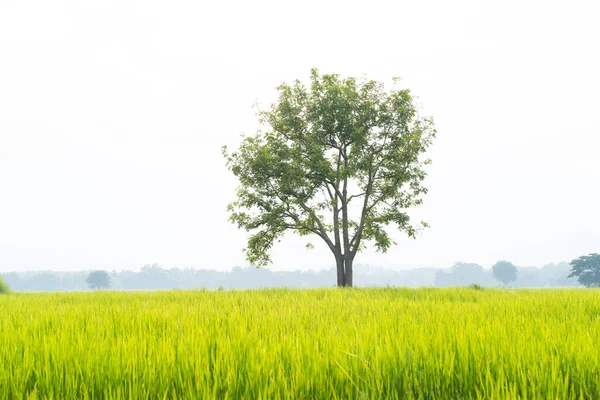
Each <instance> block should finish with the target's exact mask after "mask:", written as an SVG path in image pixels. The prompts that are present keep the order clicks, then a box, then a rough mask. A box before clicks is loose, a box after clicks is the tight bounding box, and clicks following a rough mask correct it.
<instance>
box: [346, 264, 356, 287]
mask: <svg viewBox="0 0 600 400" xmlns="http://www.w3.org/2000/svg"><path fill="white" fill-rule="evenodd" d="M353 262H354V260H353V259H352V258H351V257H346V259H345V262H344V286H346V287H352V263H353Z"/></svg>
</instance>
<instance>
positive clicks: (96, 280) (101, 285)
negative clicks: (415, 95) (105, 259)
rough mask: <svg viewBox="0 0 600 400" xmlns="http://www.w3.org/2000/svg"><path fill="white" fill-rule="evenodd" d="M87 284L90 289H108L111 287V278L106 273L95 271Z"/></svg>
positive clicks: (90, 275) (88, 278) (87, 280)
mask: <svg viewBox="0 0 600 400" xmlns="http://www.w3.org/2000/svg"><path fill="white" fill-rule="evenodd" d="M86 282H87V284H88V287H89V288H90V289H94V290H97V289H108V288H109V287H110V276H109V275H108V272H106V271H93V272H90V274H89V275H88V277H87V279H86Z"/></svg>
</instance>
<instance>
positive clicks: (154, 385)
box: [0, 288, 600, 399]
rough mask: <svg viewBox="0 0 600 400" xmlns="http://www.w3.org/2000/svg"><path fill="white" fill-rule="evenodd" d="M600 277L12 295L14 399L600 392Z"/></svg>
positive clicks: (8, 313) (8, 347)
mask: <svg viewBox="0 0 600 400" xmlns="http://www.w3.org/2000/svg"><path fill="white" fill-rule="evenodd" d="M599 338H600V292H599V291H596V290H583V289H574V290H519V291H517V290H500V289H497V290H496V289H486V290H473V289H470V288H464V289H416V290H415V289H393V288H387V289H351V290H338V289H320V290H285V289H279V290H261V291H187V292H186V291H172V292H154V293H133V292H127V293H124V292H94V293H89V292H88V293H63V294H20V293H13V294H11V295H8V296H0V398H6V399H29V398H31V399H38V398H48V399H121V398H125V399H165V398H167V399H174V398H194V399H199V398H203V399H211V398H218V399H240V398H245V399H277V398H282V399H332V398H333V399H335V398H337V399H359V398H360V399H386V398H388V399H463V398H464V399H471V398H473V399H477V398H485V399H507V398H509V399H510V398H515V399H516V398H529V399H569V398H577V399H579V398H584V399H585V398H589V399H594V398H598V397H600V374H599V372H600V346H598V339H599Z"/></svg>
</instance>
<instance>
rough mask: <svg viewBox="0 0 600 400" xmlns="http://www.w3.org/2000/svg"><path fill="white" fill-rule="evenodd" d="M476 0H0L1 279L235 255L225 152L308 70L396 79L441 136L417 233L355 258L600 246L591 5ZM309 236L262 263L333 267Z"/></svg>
mask: <svg viewBox="0 0 600 400" xmlns="http://www.w3.org/2000/svg"><path fill="white" fill-rule="evenodd" d="M485 3H486V4H487V5H484V2H481V1H443V0H442V1H386V2H383V1H369V2H349V1H325V0H320V1H316V0H308V1H306V0H305V1H295V2H286V1H265V0H254V1H235V2H232V1H230V2H220V1H213V2H203V1H197V0H195V1H177V0H172V1H150V0H140V1H132V0H114V1H111V0H94V1H89V0H87V1H81V0H79V1H76V0H71V1H61V0H55V1H47V0H35V1H31V0H2V1H1V2H0V272H3V271H4V272H6V271H20V270H39V269H60V270H77V269H91V268H101V269H111V270H112V269H138V268H140V267H141V266H142V265H144V264H148V263H154V262H156V263H159V264H161V265H162V266H164V267H167V268H171V267H180V268H184V267H192V268H215V269H228V268H231V267H233V266H236V265H245V264H246V262H245V260H244V255H243V253H242V249H243V247H244V243H245V239H246V233H245V232H242V231H238V230H237V229H236V227H235V226H233V225H231V224H230V223H229V222H228V221H227V214H226V211H225V207H226V205H227V203H228V202H229V201H231V200H233V196H234V188H235V184H236V183H235V181H234V179H233V176H232V175H231V174H230V173H229V171H228V170H227V169H226V168H225V164H224V161H223V158H222V156H221V151H220V149H221V146H222V145H224V144H227V145H229V146H235V144H236V143H239V138H240V134H242V133H246V134H252V133H254V131H255V129H256V128H257V121H256V117H255V111H254V110H253V109H252V105H253V104H254V103H255V102H257V101H258V102H259V103H261V104H265V105H266V104H269V103H270V102H271V101H272V100H274V98H275V95H276V91H275V87H276V86H277V85H278V84H279V83H281V82H283V81H288V82H289V81H292V80H294V79H296V78H299V79H302V80H307V79H308V77H309V71H310V68H312V67H316V68H319V69H320V70H321V72H323V73H339V74H342V75H344V76H348V75H352V76H360V75H363V74H365V75H366V76H367V77H368V78H371V79H376V80H381V81H384V82H389V81H390V80H391V78H392V77H395V76H398V77H401V78H402V81H401V82H402V85H403V86H405V87H407V88H410V89H411V90H412V92H413V94H414V95H416V96H418V97H419V102H420V103H421V107H422V110H423V112H422V114H424V115H431V116H433V117H434V119H435V121H436V125H437V129H438V139H437V140H436V142H435V144H434V146H433V147H432V149H431V151H430V152H429V156H430V157H431V158H432V159H433V165H432V166H431V168H430V169H429V171H430V175H429V177H428V179H427V181H426V186H427V187H428V188H429V190H430V192H429V194H428V195H427V197H426V198H425V203H424V205H423V206H422V207H420V208H419V209H416V210H414V212H412V215H414V216H415V218H419V219H423V220H426V221H428V222H429V223H430V224H431V228H430V229H428V230H426V231H425V232H424V233H423V234H422V235H421V236H420V237H419V238H418V239H417V240H412V239H405V238H403V237H402V236H400V235H396V237H397V238H398V239H399V240H398V241H399V245H398V246H397V247H395V248H393V249H392V250H390V251H389V252H388V253H387V254H383V255H382V254H378V253H376V252H375V251H373V250H368V251H366V252H364V253H362V254H361V255H359V257H358V258H357V260H356V262H357V263H368V264H373V265H380V266H385V267H390V268H407V267H421V266H437V267H449V266H451V265H452V264H454V263H455V262H458V261H465V262H467V261H469V262H477V263H480V264H481V265H483V266H484V267H489V266H490V265H491V264H492V263H494V262H495V261H497V260H500V259H508V260H510V261H512V262H514V263H515V264H517V265H523V266H525V265H537V266H540V265H543V264H545V263H548V262H559V261H565V260H566V261H570V260H571V259H573V258H576V257H578V256H580V255H583V254H588V253H591V252H600V212H599V206H600V184H599V182H600V156H599V155H600V151H599V150H600V138H599V135H600V111H599V108H600V107H599V106H600V101H599V100H598V98H599V97H598V94H599V93H600V78H599V74H598V71H600V56H599V51H598V38H600V24H598V15H599V11H600V9H598V6H596V5H595V3H596V2H595V1H587V2H585V1H562V2H551V1H523V0H519V1H516V0H515V1H512V0H511V1H502V2H485ZM305 243H306V239H305V238H302V239H296V238H294V237H292V236H290V237H287V238H285V239H284V240H282V241H281V243H278V244H277V245H276V247H275V249H274V252H273V254H274V262H275V263H274V266H273V268H274V269H279V270H290V269H297V268H301V269H308V268H310V269H319V268H329V267H331V266H332V264H333V258H332V256H331V255H330V254H328V250H327V249H326V248H325V246H321V245H318V246H317V247H316V248H315V249H314V250H306V249H305V248H304V245H305ZM313 243H315V244H317V243H318V242H317V241H316V240H315V241H313Z"/></svg>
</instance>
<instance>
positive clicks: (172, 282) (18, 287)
mask: <svg viewBox="0 0 600 400" xmlns="http://www.w3.org/2000/svg"><path fill="white" fill-rule="evenodd" d="M517 270H518V275H517V279H516V281H514V282H511V283H510V285H509V286H510V287H520V288H525V287H532V288H533V287H574V286H579V285H578V283H577V279H575V278H567V276H568V275H569V270H570V265H569V264H568V263H564V262H563V263H559V264H548V265H544V266H543V267H541V268H536V267H517ZM90 272H91V271H78V272H56V271H38V272H9V273H3V274H1V275H2V277H3V278H4V280H5V281H6V283H7V284H8V285H9V286H10V288H11V289H12V290H13V291H72V290H89V288H88V284H87V282H86V278H87V277H88V275H89V273H90ZM109 275H110V282H111V289H113V290H159V289H202V288H205V289H219V288H223V289H254V288H267V287H289V288H316V287H330V286H335V282H336V273H335V270H334V269H330V270H323V271H318V272H312V271H306V272H302V271H292V272H281V271H272V270H269V269H264V268H263V269H255V268H239V267H236V268H233V270H231V271H215V270H206V269H178V268H174V269H164V268H161V267H160V266H158V265H156V264H153V265H147V266H144V267H142V269H141V270H140V271H118V272H117V271H113V272H110V271H109ZM355 283H356V285H357V286H363V287H364V286H404V287H421V286H437V287H447V286H467V285H471V284H478V285H481V286H488V287H499V286H503V285H502V284H501V283H500V282H499V281H497V280H496V279H495V278H494V276H493V275H492V272H491V270H490V269H486V268H483V267H481V266H480V265H478V264H472V263H457V264H455V265H454V266H453V267H452V268H450V269H441V268H418V269H410V270H391V269H383V268H374V267H371V266H368V265H356V267H355Z"/></svg>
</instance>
